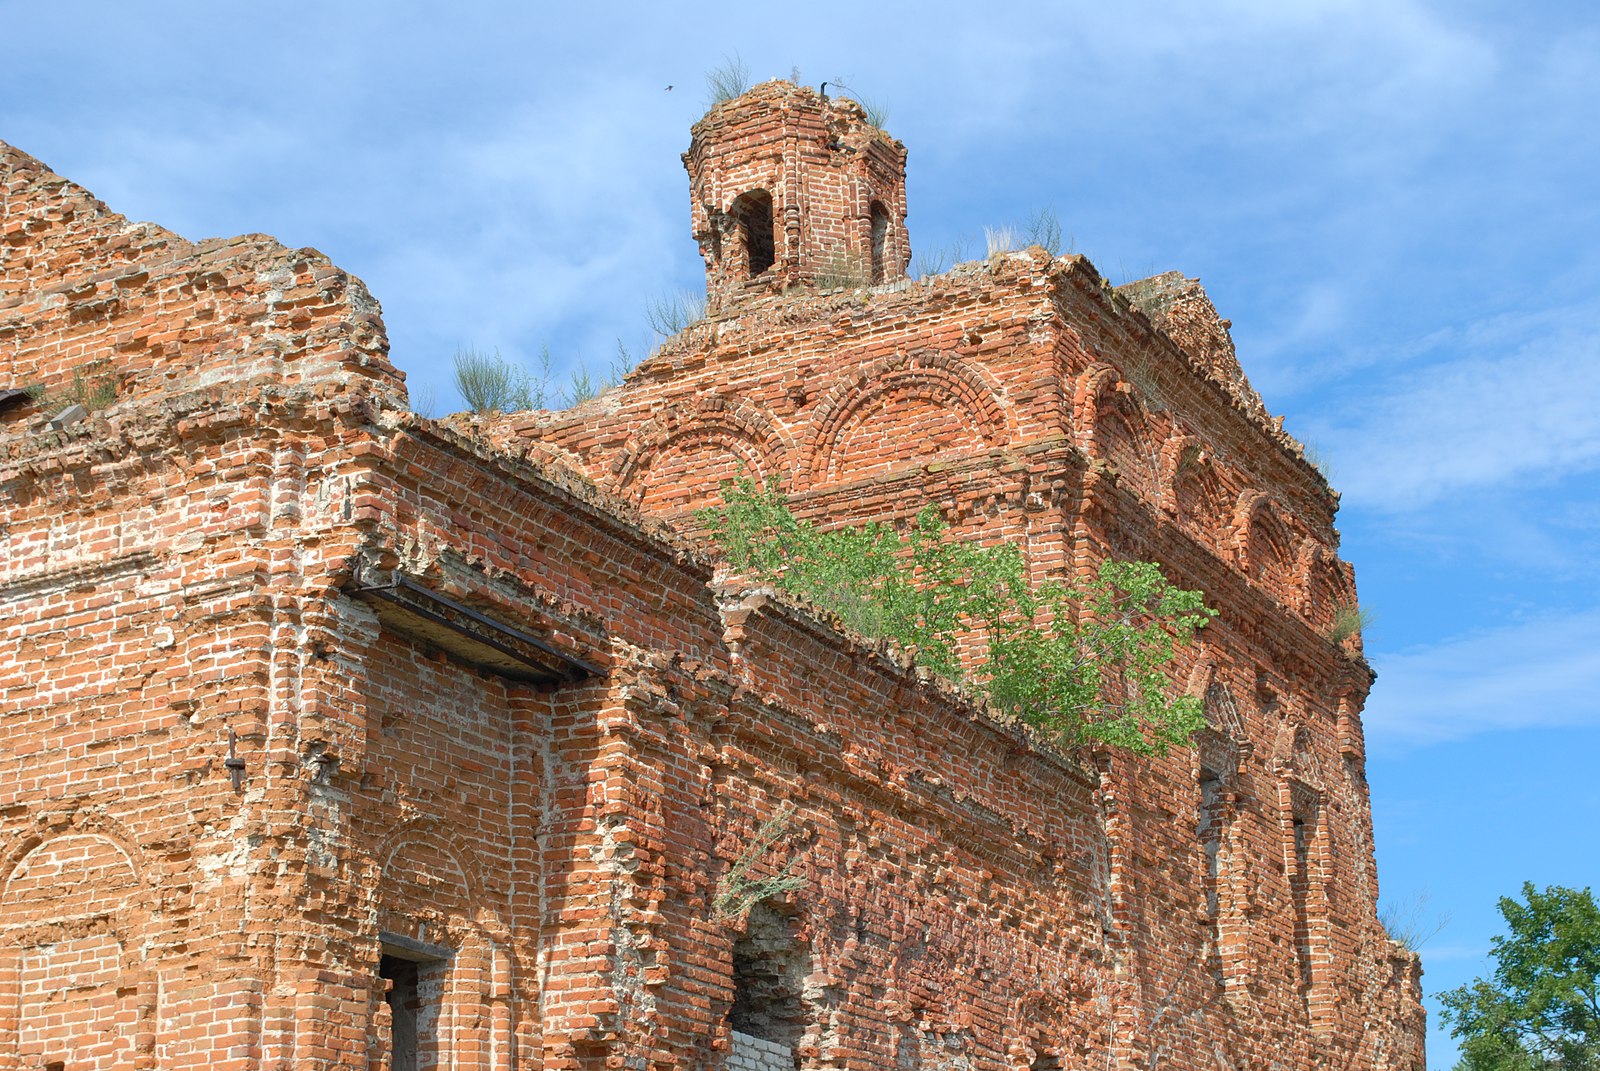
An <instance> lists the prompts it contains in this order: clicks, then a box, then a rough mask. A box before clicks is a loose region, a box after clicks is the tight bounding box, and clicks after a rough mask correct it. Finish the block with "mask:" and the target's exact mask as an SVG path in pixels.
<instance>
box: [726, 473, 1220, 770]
mask: <svg viewBox="0 0 1600 1071" xmlns="http://www.w3.org/2000/svg"><path fill="white" fill-rule="evenodd" d="M722 491H723V505H722V506H720V507H713V508H710V509H706V510H702V511H701V513H700V515H699V516H700V519H701V520H702V522H703V523H704V524H705V525H706V528H707V531H708V532H709V534H710V536H711V538H712V539H713V540H714V541H715V542H716V543H717V545H718V547H720V548H721V550H722V552H723V554H724V555H725V556H726V558H727V560H728V563H729V565H731V566H732V567H733V568H734V569H737V570H740V571H742V572H747V573H750V574H753V575H754V576H757V577H759V578H761V579H763V580H765V581H767V582H770V583H772V584H774V585H776V586H778V587H781V588H783V589H785V590H787V591H791V592H794V593H795V594H797V595H800V596H803V597H804V598H806V599H807V600H809V601H811V602H812V603H814V604H816V605H818V606H821V607H823V608H825V609H828V610H832V611H834V612H835V613H837V614H838V615H839V616H840V617H841V618H842V619H843V620H844V622H845V623H846V624H847V625H849V626H850V627H852V628H854V629H856V630H857V631H859V632H862V633H864V634H865V635H868V636H875V637H886V638H889V639H892V640H894V641H896V642H897V643H899V644H900V645H902V646H903V647H905V648H906V649H907V650H910V651H912V652H914V653H915V656H916V659H917V661H918V663H919V664H921V665H923V666H925V667H926V668H927V669H928V670H930V671H931V672H933V673H935V674H938V675H939V676H941V677H945V678H948V679H951V680H962V681H965V682H966V683H967V684H969V685H970V686H972V687H974V688H976V689H978V690H980V691H981V692H983V693H984V694H986V695H987V696H988V697H989V699H990V701H991V702H993V703H994V704H995V705H997V706H998V707H1000V708H1001V709H1002V710H1005V711H1007V712H1009V713H1011V714H1013V715H1015V716H1016V717H1018V718H1020V719H1022V720H1024V721H1026V722H1028V723H1029V724H1031V725H1034V726H1037V727H1038V728H1040V729H1042V730H1044V731H1046V732H1048V733H1050V734H1051V735H1053V736H1055V737H1056V738H1057V739H1058V740H1060V741H1061V742H1063V743H1066V744H1078V743H1083V742H1086V741H1091V740H1093V741H1101V742H1103V743H1108V744H1113V745H1116V746H1118V747H1123V748H1127V749H1128V750H1130V751H1134V752H1138V753H1143V754H1149V753H1164V752H1165V751H1166V750H1167V748H1168V747H1169V746H1170V745H1172V744H1185V743H1187V742H1188V741H1189V738H1190V737H1191V736H1192V735H1193V733H1194V732H1195V730H1196V729H1199V728H1201V727H1202V726H1203V725H1204V724H1205V717H1204V713H1203V711H1202V710H1201V705H1200V701H1199V699H1197V698H1195V697H1193V696H1178V697H1175V698H1174V697H1172V696H1171V692H1172V681H1171V677H1170V670H1171V666H1172V661H1173V658H1174V655H1175V653H1176V648H1177V646H1178V645H1179V644H1185V643H1188V642H1189V641H1190V640H1191V639H1192V638H1193V636H1194V634H1195V631H1196V630H1197V629H1199V628H1201V627H1202V626H1203V625H1204V624H1205V623H1206V622H1207V621H1208V620H1210V619H1211V618H1212V617H1213V616H1215V614H1216V611H1215V610H1212V609H1209V608H1208V607H1207V606H1206V605H1205V601H1204V598H1203V596H1202V593H1201V592H1198V591H1185V590H1182V589H1180V588H1176V587H1174V586H1172V585H1171V584H1169V583H1167V581H1166V579H1165V578H1164V577H1163V576H1162V575H1161V570H1160V568H1159V567H1158V566H1156V565H1154V564H1152V563H1150V562H1116V561H1108V562H1106V563H1104V564H1103V565H1102V566H1101V567H1100V569H1099V572H1098V573H1097V575H1096V576H1094V577H1093V578H1091V579H1087V580H1075V581H1071V582H1065V581H1059V580H1049V581H1046V582H1044V583H1042V584H1039V585H1034V584H1032V583H1031V582H1030V580H1029V576H1028V567H1027V562H1026V560H1025V559H1024V558H1023V555H1022V550H1021V548H1020V547H1018V546H1016V545H1015V544H1011V543H1000V544H996V545H994V546H984V545H981V544H978V543H973V542H967V541H963V540H959V539H954V538H951V534H950V532H949V527H948V525H946V523H945V522H944V521H943V520H942V519H941V517H940V515H939V511H938V510H937V509H935V508H934V507H932V506H929V507H927V508H925V509H923V510H922V512H921V513H919V514H918V515H917V517H916V519H915V521H914V522H913V523H912V524H911V525H910V526H909V528H908V529H907V530H906V531H905V532H903V533H902V532H900V531H897V530H896V529H895V528H893V527H891V526H889V525H886V524H881V523H872V524H866V525H858V526H848V527H841V528H832V529H829V530H827V531H823V530H821V529H819V528H818V527H817V526H816V525H815V524H812V523H811V522H809V521H805V520H802V519H800V518H798V517H796V516H795V514H794V512H793V511H792V510H791V509H790V508H789V505H788V503H787V501H786V500H785V499H784V497H783V495H782V494H781V493H779V491H778V490H777V488H776V486H775V485H770V484H769V485H767V486H761V485H759V484H757V483H756V482H755V481H754V480H752V479H750V478H748V477H745V478H741V479H738V480H735V481H732V482H729V483H726V484H724V485H723V489H722ZM973 639H976V641H977V644H976V646H977V647H978V648H980V649H981V652H982V657H981V659H979V660H978V661H977V663H976V664H975V665H971V666H970V667H966V668H964V666H963V659H962V643H963V641H964V640H965V641H967V642H968V644H969V646H970V645H971V641H972V640H973Z"/></svg>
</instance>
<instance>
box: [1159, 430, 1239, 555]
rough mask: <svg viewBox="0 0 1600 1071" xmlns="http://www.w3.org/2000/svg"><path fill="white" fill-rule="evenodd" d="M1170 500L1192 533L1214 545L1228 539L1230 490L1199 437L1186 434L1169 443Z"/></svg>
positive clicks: (1168, 479) (1168, 499) (1176, 512)
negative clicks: (1195, 437)
mask: <svg viewBox="0 0 1600 1071" xmlns="http://www.w3.org/2000/svg"><path fill="white" fill-rule="evenodd" d="M1166 452H1167V456H1168V459H1169V461H1168V469H1167V473H1166V481H1165V483H1166V487H1167V496H1168V497H1167V502H1168V503H1169V504H1170V507H1171V512H1172V513H1173V515H1175V516H1176V517H1177V519H1178V523H1180V524H1182V525H1183V526H1184V527H1185V528H1186V529H1188V530H1189V531H1190V532H1192V533H1194V534H1195V535H1198V536H1199V537H1200V538H1201V539H1202V540H1204V541H1205V542H1208V543H1211V544H1212V545H1213V546H1218V545H1223V544H1224V543H1225V542H1226V539H1225V532H1226V530H1227V528H1228V522H1229V517H1228V493H1227V489H1226V487H1225V485H1224V484H1223V479H1222V472H1221V471H1220V469H1219V468H1218V466H1217V463H1216V461H1215V460H1214V459H1213V458H1212V456H1211V453H1210V451H1208V450H1207V449H1206V448H1205V445H1204V444H1203V443H1201V442H1200V441H1199V440H1197V439H1194V438H1191V437H1188V436H1185V437H1182V438H1179V439H1174V440H1173V441H1172V442H1171V443H1169V444H1168V449H1167V451H1166Z"/></svg>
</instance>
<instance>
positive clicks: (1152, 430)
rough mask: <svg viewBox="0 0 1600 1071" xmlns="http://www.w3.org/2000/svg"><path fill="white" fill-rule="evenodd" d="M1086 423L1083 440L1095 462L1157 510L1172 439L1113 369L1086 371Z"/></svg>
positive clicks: (1082, 411) (1081, 381)
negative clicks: (1165, 455) (1166, 453)
mask: <svg viewBox="0 0 1600 1071" xmlns="http://www.w3.org/2000/svg"><path fill="white" fill-rule="evenodd" d="M1075 393H1076V396H1077V400H1078V405H1077V409H1078V416H1079V420H1080V421H1082V425H1081V429H1082V430H1081V431H1080V434H1079V440H1080V443H1081V445H1083V447H1084V449H1085V450H1087V451H1088V453H1089V456H1091V457H1093V458H1095V459H1096V460H1098V461H1101V462H1103V463H1104V464H1105V465H1106V466H1107V467H1109V468H1110V469H1111V470H1112V471H1114V472H1115V473H1116V475H1117V479H1118V482H1120V483H1121V484H1122V485H1123V486H1124V487H1127V488H1128V489H1129V490H1132V491H1134V492H1135V493H1136V494H1138V495H1139V496H1140V497H1141V498H1144V499H1146V500H1147V501H1149V502H1150V503H1151V504H1152V505H1160V503H1161V499H1162V497H1163V496H1162V495H1161V494H1159V493H1158V490H1159V475H1160V473H1161V471H1162V468H1163V465H1162V454H1163V451H1164V447H1165V445H1166V436H1165V435H1164V434H1162V433H1161V432H1160V431H1159V430H1158V429H1157V428H1156V427H1155V426H1154V424H1153V422H1152V421H1151V419H1150V415H1149V414H1148V413H1147V412H1146V411H1145V409H1144V406H1143V405H1141V404H1140V402H1139V400H1138V399H1137V398H1136V397H1135V395H1134V388H1133V387H1132V386H1131V385H1130V384H1128V383H1126V382H1124V381H1123V379H1122V377H1121V373H1119V372H1118V371H1117V370H1116V369H1115V368H1112V367H1111V366H1110V365H1106V364H1099V365H1094V366H1093V367H1091V368H1088V369H1086V370H1085V371H1084V372H1083V373H1082V375H1080V376H1079V378H1078V385H1077V389H1076V391H1075Z"/></svg>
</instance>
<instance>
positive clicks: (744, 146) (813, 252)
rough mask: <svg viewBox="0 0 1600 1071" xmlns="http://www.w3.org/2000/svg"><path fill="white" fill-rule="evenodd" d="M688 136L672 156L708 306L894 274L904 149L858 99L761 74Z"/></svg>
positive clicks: (904, 248) (900, 244) (902, 260)
mask: <svg viewBox="0 0 1600 1071" xmlns="http://www.w3.org/2000/svg"><path fill="white" fill-rule="evenodd" d="M691 133H692V134H693V140H692V141H691V142H690V144H689V151H688V152H686V153H684V155H683V164H684V167H685V168H687V169H688V171H689V193H690V201H691V219H692V224H693V228H694V236H695V240H696V241H698V242H699V243H700V255H701V256H702V257H703V258H705V262H706V298H707V304H708V305H709V307H710V308H711V310H712V311H716V310H719V309H722V308H726V307H727V306H728V305H730V304H732V303H735V302H738V301H740V300H742V299H744V298H746V297H750V296H755V295H760V294H768V293H775V292H778V291H781V290H783V289H785V288H788V287H795V286H816V285H830V286H837V285H846V284H850V283H854V284H858V285H877V284H879V283H888V282H894V281H895V280H898V279H902V278H904V277H905V272H906V267H907V265H908V264H910V262H911V243H910V240H909V239H908V237H907V235H906V148H905V146H904V145H902V144H901V143H900V142H898V141H896V140H894V139H893V138H891V137H890V136H889V135H888V134H886V133H884V132H883V131H882V130H879V129H878V128H877V127H875V126H873V125H872V124H871V123H870V122H868V121H867V117H866V113H865V111H864V109H863V108H862V107H861V105H859V104H857V103H856V102H855V101H853V100H849V99H846V98H833V99H830V98H828V97H825V96H823V95H821V94H820V93H818V92H817V91H816V90H814V89H810V88H808V87H805V86H797V85H794V84H792V83H790V82H783V81H778V82H767V83H765V84H763V85H759V86H756V87H755V88H754V89H752V90H750V91H749V92H747V93H744V94H743V95H741V96H738V97H735V98H734V99H732V100H728V101H724V102H722V103H721V104H717V105H715V106H714V107H713V108H712V109H711V111H709V112H708V113H706V116H705V117H704V118H703V119H701V120H700V121H699V122H698V123H696V124H695V125H694V128H693V130H692V132H691Z"/></svg>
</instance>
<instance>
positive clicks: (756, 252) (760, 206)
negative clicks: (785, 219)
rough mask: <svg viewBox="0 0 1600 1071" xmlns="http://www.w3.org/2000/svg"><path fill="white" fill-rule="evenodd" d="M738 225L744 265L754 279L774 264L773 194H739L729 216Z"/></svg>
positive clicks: (759, 192) (755, 192)
mask: <svg viewBox="0 0 1600 1071" xmlns="http://www.w3.org/2000/svg"><path fill="white" fill-rule="evenodd" d="M730 214H731V215H732V216H733V218H734V219H735V220H736V221H737V222H738V225H739V234H740V236H741V237H742V238H743V239H744V252H745V265H746V268H747V270H748V271H749V277H750V278H752V279H754V278H755V277H756V276H758V275H760V274H761V273H762V272H764V271H766V270H767V269H768V268H770V267H772V265H773V264H774V263H775V262H776V261H777V244H776V242H775V241H774V240H773V234H772V195H771V194H770V193H768V192H767V191H766V190H751V191H750V192H749V193H742V194H740V195H739V198H738V200H736V201H734V202H733V208H732V210H731V213H730Z"/></svg>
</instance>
